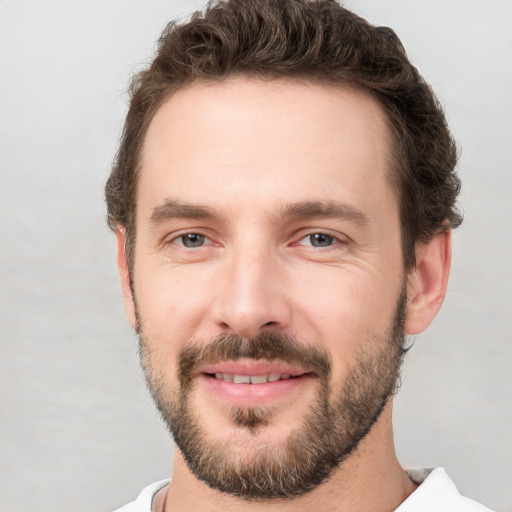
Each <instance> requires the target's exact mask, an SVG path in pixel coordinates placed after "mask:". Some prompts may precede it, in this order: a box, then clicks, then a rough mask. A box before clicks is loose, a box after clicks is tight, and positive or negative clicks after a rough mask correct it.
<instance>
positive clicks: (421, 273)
mask: <svg viewBox="0 0 512 512" xmlns="http://www.w3.org/2000/svg"><path fill="white" fill-rule="evenodd" d="M451 258H452V231H451V230H450V229H448V230H446V231H443V232H442V233H438V234H437V235H435V236H434V237H433V238H432V239H431V240H430V241H429V242H427V243H426V244H422V245H419V246H418V247H417V248H416V266H415V268H414V269H413V270H412V271H411V273H410V274H409V276H408V280H407V298H408V302H407V316H406V319H405V333H406V334H411V335H413V334H418V333H420V332H422V331H424V330H425V329H426V328H427V327H428V326H429V325H430V323H431V322H432V320H433V319H434V317H435V316H436V314H437V312H438V311H439V309H440V308H441V305H442V303H443V300H444V296H445V293H446V287H447V285H448V276H449V274H450V263H451Z"/></svg>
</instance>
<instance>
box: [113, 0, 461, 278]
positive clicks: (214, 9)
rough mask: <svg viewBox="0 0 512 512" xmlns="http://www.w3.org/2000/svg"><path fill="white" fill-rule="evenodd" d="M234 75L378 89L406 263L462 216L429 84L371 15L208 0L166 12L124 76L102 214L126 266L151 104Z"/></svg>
mask: <svg viewBox="0 0 512 512" xmlns="http://www.w3.org/2000/svg"><path fill="white" fill-rule="evenodd" d="M237 75H243V76H252V77H260V78H266V79H272V78H296V79H299V80H305V81H308V82H313V83H315V82H316V83H322V84H327V85H331V86H334V87H340V86H341V87H352V88H356V89H359V90H363V91H366V92H368V93H369V94H371V95H372V96H373V97H374V98H376V99H377V101H378V102H379V103H380V105H381V107H382V108H383V109H384V111H385V113H386V115H387V119H388V123H389V127H390V130H391V133H392V136H393V142H394V148H392V150H393V169H392V172H391V173H390V177H391V179H392V181H393V184H394V186H395V188H396V192H397V194H398V200H399V208H400V219H401V233H402V234H401V236H402V247H403V257H404V265H405V268H406V269H410V268H411V267H412V266H413V265H414V263H415V244H416V243H421V242H426V241H428V240H429V239H430V238H431V237H432V236H433V235H434V234H436V233H438V232H440V231H442V230H445V229H448V228H449V227H456V226H458V225H459V224H460V223H461V221H462V217H461V215H460V214H459V213H458V211H457V209H456V205H455V203H456V199H457V196H458V193H459V190H460V181H459V179H458V177H457V175H456V174H455V171H454V169H455V165H456V162H457V150H456V145H455V143H454V140H453V138H452V136H451V134H450V132H449V130H448V127H447V124H446V120H445V117H444V114H443V111H442V108H441V107H440V105H439V102H438V101H437V99H436V97H435V95H434V93H433V92H432V90H431V89H430V87H429V85H428V84H427V83H426V82H425V80H424V79H423V78H422V77H421V75H420V74H419V73H418V71H417V69H416V68H415V67H414V66H413V65H412V64H411V63H410V62H409V60H408V58H407V55H406V53H405V50H404V48H403V46H402V44H401V42H400V40H399V38H398V37H397V35H396V34H395V33H394V32H393V31H392V30H391V29H390V28H387V27H376V26H373V25H370V24H369V23H368V22H367V21H366V20H364V19H363V18H361V17H359V16H357V15H356V14H354V13H352V12H350V11H348V10H347V9H345V8H343V7H342V6H340V5H339V4H338V3H337V2H336V1H335V0H312V1H308V0H250V1H248V0H230V1H215V2H212V3H210V4H209V5H208V6H207V7H206V9H205V10H204V12H196V13H194V14H193V15H192V17H191V19H190V20H189V21H188V22H185V23H182V24H179V23H177V22H171V23H170V24H169V25H168V26H167V27H166V29H165V30H164V32H163V34H162V36H161V37H160V39H159V43H158V49H157V53H156V57H155V59H154V61H153V62H152V64H151V65H150V67H149V68H148V69H147V70H145V71H143V72H141V73H139V74H138V75H136V76H135V77H134V78H133V79H132V82H131V86H130V96H131V101H130V108H129V111H128V114H127V117H126V121H125V125H124V131H123V135H122V138H121V144H120V148H119V151H118V153H117V156H116V159H115V161H114V164H113V168H112V172H111V175H110V177H109V179H108V181H107V185H106V200H107V207H108V224H109V226H110V227H111V228H112V229H116V228H117V227H119V226H122V227H124V228H125V229H126V236H127V258H128V263H129V265H130V266H132V264H133V246H134V243H135V220H136V219H135V211H136V191H137V181H138V172H139V169H138V168H139V163H140V157H141V152H142V148H143V144H144V138H145V135H146V132H147V129H148V126H149V124H150V123H151V120H152V119H153V116H154V114H155V113H156V111H157V109H158V108H159V107H160V106H161V105H162V103H163V102H164V101H165V100H166V99H167V98H168V97H169V96H170V95H171V94H172V93H173V92H175V91H176V90H178V89H180V88H182V87H184V86H186V85H187V84H190V83H192V82H197V81H201V82H213V83H214V82H216V81H221V80H223V79H225V78H227V77H232V76H237Z"/></svg>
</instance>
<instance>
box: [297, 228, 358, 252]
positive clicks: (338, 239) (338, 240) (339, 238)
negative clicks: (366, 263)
mask: <svg viewBox="0 0 512 512" xmlns="http://www.w3.org/2000/svg"><path fill="white" fill-rule="evenodd" d="M312 235H325V236H328V237H329V238H332V239H333V240H334V243H333V244H332V245H330V246H326V247H323V249H329V248H331V247H334V246H335V245H337V244H346V243H348V242H349V240H350V239H349V237H348V236H347V235H344V234H342V233H339V232H333V231H330V230H329V229H314V228H312V229H308V230H301V231H300V232H299V233H298V234H297V236H296V237H294V239H295V242H293V245H302V246H307V244H301V243H300V242H302V241H303V240H304V239H306V238H308V237H310V236H312ZM315 249H322V247H315Z"/></svg>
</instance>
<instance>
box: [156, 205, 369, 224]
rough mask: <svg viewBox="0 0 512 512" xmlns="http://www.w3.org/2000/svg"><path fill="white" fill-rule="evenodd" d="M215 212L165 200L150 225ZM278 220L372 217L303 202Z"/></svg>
mask: <svg viewBox="0 0 512 512" xmlns="http://www.w3.org/2000/svg"><path fill="white" fill-rule="evenodd" d="M215 217H217V214H216V213H215V211H214V210H212V209H211V208H209V207H207V206H203V205H196V204H190V203H185V202H183V201H180V200H178V199H166V200H165V201H164V203H163V204H161V205H159V206H156V207H155V208H153V212H152V214H151V222H152V223H153V224H156V225H158V224H161V223H163V222H165V221H167V220H171V219H179V218H181V219H213V218H215ZM274 217H275V218H276V219H293V220H304V219H314V218H340V219H343V220H348V221H351V222H355V223H357V224H360V225H366V224H368V223H369V222H370V217H369V216H368V215H366V214H364V213H363V212H362V211H361V210H359V209H358V208H356V207H354V206H352V205H349V204H346V203H343V202H340V201H301V202H298V203H290V204H287V205H284V206H283V207H282V208H280V209H279V210H278V212H277V214H276V215H275V216H274Z"/></svg>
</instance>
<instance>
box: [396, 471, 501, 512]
mask: <svg viewBox="0 0 512 512" xmlns="http://www.w3.org/2000/svg"><path fill="white" fill-rule="evenodd" d="M407 473H408V474H409V476H410V477H411V478H412V479H413V480H414V481H415V482H417V483H418V484H419V487H418V488H417V489H416V490H415V491H414V492H413V493H412V494H411V495H410V496H409V497H408V498H407V499H406V500H405V501H404V502H403V503H402V504H401V505H400V506H399V507H398V508H397V509H396V511H395V512H445V511H446V510H453V511H457V512H492V510H491V509H489V508H487V507H485V506H484V505H481V504H480V503H477V502H476V501H473V500H471V499H469V498H466V497H465V496H462V494H460V493H459V491H458V490H457V487H456V486H455V484H454V483H453V482H452V480H451V479H450V477H449V476H448V475H447V474H446V471H445V470H444V469H443V468H436V469H432V470H430V469H428V470H412V471H407Z"/></svg>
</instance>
